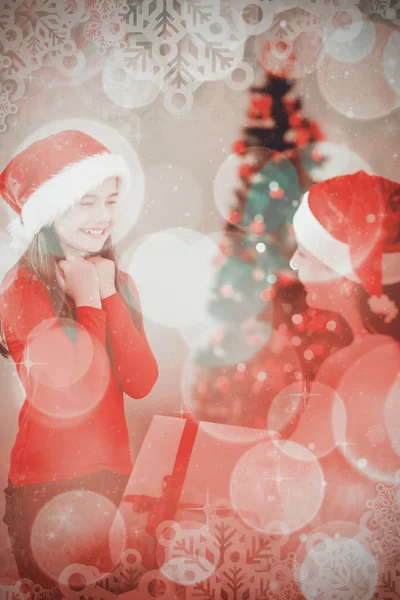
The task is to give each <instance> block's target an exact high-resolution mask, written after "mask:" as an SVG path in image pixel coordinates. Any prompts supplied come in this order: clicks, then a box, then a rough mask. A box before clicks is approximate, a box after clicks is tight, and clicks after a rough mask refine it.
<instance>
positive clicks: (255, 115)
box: [248, 95, 272, 120]
mask: <svg viewBox="0 0 400 600" xmlns="http://www.w3.org/2000/svg"><path fill="white" fill-rule="evenodd" d="M250 102H251V105H250V109H249V112H248V117H249V119H263V120H266V119H270V118H271V108H272V97H271V96H269V95H266V96H262V97H259V96H255V97H253V98H251V101H250Z"/></svg>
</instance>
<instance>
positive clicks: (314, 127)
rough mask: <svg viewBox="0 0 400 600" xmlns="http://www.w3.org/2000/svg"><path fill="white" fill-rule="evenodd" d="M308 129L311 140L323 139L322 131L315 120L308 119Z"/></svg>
mask: <svg viewBox="0 0 400 600" xmlns="http://www.w3.org/2000/svg"><path fill="white" fill-rule="evenodd" d="M310 131H311V138H312V140H313V141H315V142H321V141H322V140H324V139H325V136H324V134H323V133H322V131H321V129H320V127H319V125H318V123H316V121H310Z"/></svg>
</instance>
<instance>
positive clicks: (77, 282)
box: [57, 257, 101, 308]
mask: <svg viewBox="0 0 400 600" xmlns="http://www.w3.org/2000/svg"><path fill="white" fill-rule="evenodd" d="M57 278H58V280H59V282H60V285H61V287H62V288H63V290H64V292H65V293H66V294H68V296H70V297H71V298H72V299H73V301H74V302H75V306H94V307H95V308H101V299H100V284H99V278H98V275H97V271H96V268H95V266H94V265H93V264H91V263H90V262H88V261H86V260H85V259H84V258H80V257H77V258H72V257H67V259H66V260H60V261H59V262H58V277H57Z"/></svg>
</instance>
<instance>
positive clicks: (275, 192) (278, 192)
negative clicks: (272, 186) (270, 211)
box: [269, 188, 285, 200]
mask: <svg viewBox="0 0 400 600" xmlns="http://www.w3.org/2000/svg"><path fill="white" fill-rule="evenodd" d="M269 195H270V196H271V198H274V199H275V200H281V199H282V198H283V197H284V195H285V192H284V191H283V189H282V188H278V189H277V190H269Z"/></svg>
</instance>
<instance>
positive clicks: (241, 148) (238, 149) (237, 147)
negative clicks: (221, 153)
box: [232, 140, 247, 155]
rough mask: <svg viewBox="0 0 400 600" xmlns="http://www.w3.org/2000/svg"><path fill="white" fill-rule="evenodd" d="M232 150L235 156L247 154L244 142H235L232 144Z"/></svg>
mask: <svg viewBox="0 0 400 600" xmlns="http://www.w3.org/2000/svg"><path fill="white" fill-rule="evenodd" d="M232 149H233V152H234V153H235V154H239V155H241V154H245V153H246V152H247V144H246V142H245V141H244V140H237V141H236V142H235V143H234V144H233V147H232Z"/></svg>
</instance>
